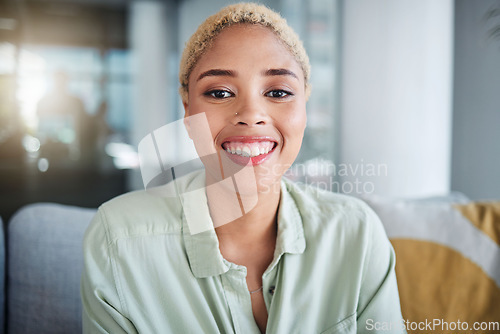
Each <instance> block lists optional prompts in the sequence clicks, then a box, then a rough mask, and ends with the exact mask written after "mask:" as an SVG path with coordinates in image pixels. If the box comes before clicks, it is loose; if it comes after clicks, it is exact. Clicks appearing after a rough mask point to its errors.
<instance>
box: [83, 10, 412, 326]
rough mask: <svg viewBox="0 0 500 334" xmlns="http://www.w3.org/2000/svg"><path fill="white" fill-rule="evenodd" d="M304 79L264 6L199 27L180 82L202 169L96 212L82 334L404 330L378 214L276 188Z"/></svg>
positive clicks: (299, 131) (290, 146) (302, 64)
mask: <svg viewBox="0 0 500 334" xmlns="http://www.w3.org/2000/svg"><path fill="white" fill-rule="evenodd" d="M308 79H309V62H308V58H307V55H306V53H305V51H304V49H303V47H302V44H301V42H300V40H299V39H298V37H297V36H296V35H295V34H294V33H293V31H292V30H291V28H290V27H288V26H287V24H286V22H285V21H284V19H282V18H281V17H280V16H279V15H278V14H277V13H275V12H273V11H271V10H269V9H267V8H266V7H263V6H260V5H256V4H237V5H232V6H228V7H226V8H224V9H222V10H221V11H220V12H219V13H217V14H215V15H214V16H212V17H210V18H208V19H207V20H206V21H205V22H204V23H203V24H202V25H201V26H200V27H199V28H198V31H197V32H196V33H195V34H194V35H193V36H192V37H191V39H190V40H189V42H188V43H187V46H186V49H185V51H184V54H183V57H182V60H181V68H180V81H181V96H182V100H183V104H184V108H185V114H186V117H185V124H186V127H187V129H188V132H189V134H190V137H191V138H192V139H193V141H194V144H195V146H196V149H197V151H198V154H199V155H200V157H201V160H202V161H203V163H204V165H205V171H204V172H197V173H192V174H189V175H187V176H184V177H181V178H179V179H177V180H176V181H175V182H173V183H175V185H172V184H173V183H171V184H168V185H166V186H165V187H174V186H175V189H176V191H177V192H178V193H179V196H178V198H166V197H161V196H155V195H152V194H151V193H150V192H144V191H143V192H135V193H131V194H126V195H124V196H121V197H119V198H117V199H114V200H112V201H110V202H108V203H105V204H104V205H103V206H101V208H100V209H99V212H98V214H97V216H96V218H95V219H94V220H93V222H92V224H91V226H90V227H89V229H88V231H87V234H86V237H85V242H84V255H85V268H84V274H83V277H82V299H83V306H84V315H83V320H84V331H85V332H88V333H91V332H92V333H94V332H97V333H264V332H269V333H356V332H358V333H359V332H365V331H367V330H366V329H365V328H366V325H367V322H371V323H372V326H371V328H373V327H375V328H377V327H376V324H380V326H382V325H383V324H391V325H392V327H393V328H392V329H393V331H394V332H404V330H402V329H401V328H399V325H400V324H401V312H400V306H399V299H398V292H397V285H396V279H395V274H394V252H393V250H392V248H391V246H390V243H389V242H388V240H387V238H386V236H385V233H384V231H383V228H382V226H381V224H380V222H379V220H378V218H377V217H376V216H375V214H374V213H373V212H372V211H371V210H370V209H369V208H368V207H367V206H366V205H365V204H363V203H362V202H360V201H358V200H355V199H353V198H350V197H347V196H342V195H338V194H333V193H329V192H323V191H320V190H317V189H314V188H310V187H299V186H297V185H294V184H293V183H291V182H289V181H287V180H285V179H282V176H283V174H284V172H285V171H286V169H287V168H288V167H289V166H290V165H291V164H292V163H293V161H294V160H295V158H296V156H297V154H298V152H299V149H300V146H301V142H302V137H303V134H304V128H305V125H306V108H305V104H306V100H307V97H308V93H309V83H308ZM200 115H202V116H203V119H204V117H206V121H207V122H208V127H209V129H210V131H209V134H208V138H207V136H206V135H205V136H204V135H203V134H202V133H203V131H199V129H200V127H199V126H196V125H194V121H193V120H195V119H197V118H196V117H197V116H200ZM211 153H212V154H211ZM200 190H201V191H200ZM159 193H161V192H159ZM200 224H202V225H203V224H205V226H206V224H208V225H209V226H211V227H212V228H211V229H209V230H203V228H201V229H200V228H198V227H199V226H200Z"/></svg>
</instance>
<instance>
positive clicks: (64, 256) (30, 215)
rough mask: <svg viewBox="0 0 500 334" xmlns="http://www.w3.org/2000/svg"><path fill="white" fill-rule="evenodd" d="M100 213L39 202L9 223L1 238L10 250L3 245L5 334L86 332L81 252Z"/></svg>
mask: <svg viewBox="0 0 500 334" xmlns="http://www.w3.org/2000/svg"><path fill="white" fill-rule="evenodd" d="M96 211H97V210H96V209H87V208H79V207H73V206H66V205H60V204H53V203H37V204H31V205H27V206H25V207H23V208H21V209H20V210H19V211H18V212H17V213H16V214H15V215H14V216H13V217H12V218H11V219H10V221H9V222H8V225H7V228H6V234H5V239H3V238H2V241H3V240H5V242H6V248H4V247H0V251H3V250H4V249H7V257H6V258H5V257H3V258H4V259H5V260H6V261H5V266H4V268H6V275H5V279H6V281H5V290H4V291H5V297H6V298H5V300H6V302H2V303H1V305H2V306H5V310H4V312H1V314H2V315H4V314H5V318H2V319H1V320H2V323H3V324H4V326H2V327H1V328H4V329H5V333H10V334H23V333H33V334H34V333H37V334H45V333H46V334H49V333H50V334H58V333H61V334H63V333H65V334H68V333H81V312H82V306H81V301H80V276H81V271H82V267H83V259H82V249H81V248H82V240H83V235H84V233H85V230H86V228H87V226H88V224H89V222H90V221H91V219H92V217H93V216H94V214H95V213H96ZM3 254H4V253H0V256H1V255H3ZM2 277H4V276H2ZM2 291H3V290H2ZM3 297H4V296H0V298H1V300H2V301H3V300H4V299H3ZM4 319H5V320H4Z"/></svg>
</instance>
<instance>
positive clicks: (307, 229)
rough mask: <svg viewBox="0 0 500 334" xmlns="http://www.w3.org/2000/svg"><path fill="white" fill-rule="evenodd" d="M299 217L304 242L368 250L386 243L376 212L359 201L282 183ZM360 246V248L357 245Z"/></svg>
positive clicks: (341, 195) (317, 189)
mask: <svg viewBox="0 0 500 334" xmlns="http://www.w3.org/2000/svg"><path fill="white" fill-rule="evenodd" d="M285 185H286V189H287V191H288V193H289V194H290V195H291V197H292V198H293V200H294V201H295V204H296V206H297V209H298V211H299V213H300V215H301V218H302V223H303V226H304V233H305V235H306V239H308V242H313V243H321V242H325V243H332V242H341V243H344V244H346V245H347V244H352V245H353V246H355V247H360V248H364V247H371V245H372V243H373V242H374V241H375V242H376V243H377V242H382V243H386V242H388V240H387V237H386V233H385V230H384V227H383V225H382V223H381V222H380V219H379V217H378V216H377V215H376V213H375V212H374V211H373V210H372V209H371V208H370V206H368V204H366V203H365V202H364V201H362V200H360V199H359V198H356V197H353V196H348V195H343V194H338V193H334V192H330V191H326V190H323V189H319V188H317V187H314V186H310V185H304V184H298V183H293V182H291V181H288V180H286V181H285ZM361 245H363V246H361Z"/></svg>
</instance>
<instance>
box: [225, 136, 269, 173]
mask: <svg viewBox="0 0 500 334" xmlns="http://www.w3.org/2000/svg"><path fill="white" fill-rule="evenodd" d="M221 146H222V148H223V149H224V151H225V152H226V154H227V156H228V157H229V158H230V159H231V160H232V161H233V162H235V163H237V164H238V165H242V166H246V165H247V164H248V163H251V164H252V165H253V166H255V165H260V164H262V163H264V161H266V160H267V159H268V158H269V157H270V156H271V155H272V153H273V152H274V150H275V148H276V146H278V142H277V141H276V140H274V138H272V137H267V136H265V137H254V136H235V137H230V138H226V140H225V141H224V142H223V143H222V145H221Z"/></svg>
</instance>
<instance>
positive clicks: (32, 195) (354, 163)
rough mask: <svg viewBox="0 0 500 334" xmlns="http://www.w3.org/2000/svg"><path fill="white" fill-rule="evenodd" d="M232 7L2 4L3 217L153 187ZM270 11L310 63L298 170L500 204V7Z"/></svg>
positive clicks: (424, 0) (305, 176) (292, 7)
mask: <svg viewBox="0 0 500 334" xmlns="http://www.w3.org/2000/svg"><path fill="white" fill-rule="evenodd" d="M228 3H231V1H223V0H213V1H206V0H171V1H139V0H136V1H127V0H99V1H98V0H58V1H52V0H0V216H2V217H3V218H4V220H6V219H8V217H9V216H10V215H11V214H12V213H13V212H14V211H15V210H17V209H18V208H19V207H20V206H22V205H24V204H27V203H32V202H40V201H53V202H58V203H65V204H72V205H79V206H88V207H96V206H98V205H99V204H100V203H102V202H103V201H105V200H108V199H110V198H112V197H114V196H116V195H119V194H121V193H123V192H126V191H129V190H133V189H140V188H143V187H144V186H143V184H142V180H141V177H140V174H139V170H138V157H137V145H138V143H139V141H140V140H141V139H142V138H144V137H145V136H146V135H148V134H149V133H150V132H151V131H153V130H155V129H157V128H159V127H161V126H163V125H165V124H167V123H169V122H172V121H175V120H177V119H179V118H181V117H182V115H183V110H182V106H181V103H180V99H179V97H178V94H177V89H178V81H177V73H178V62H179V58H180V53H181V52H182V48H183V45H184V43H185V42H186V40H187V38H188V37H189V36H190V35H191V34H192V33H193V32H194V30H195V29H196V27H197V26H198V24H199V23H201V21H202V20H203V19H204V18H206V17H207V16H208V15H210V14H213V13H215V12H216V11H217V10H218V9H219V8H220V7H222V6H224V5H226V4H228ZM262 3H264V4H266V5H268V6H269V7H271V8H273V9H275V10H277V11H279V12H281V14H282V15H283V16H284V17H285V18H286V19H287V20H288V22H289V24H290V25H291V26H292V27H293V28H294V29H295V30H296V31H297V32H298V33H299V35H300V36H301V38H302V39H303V40H304V43H305V46H306V49H307V51H308V53H309V56H310V58H311V63H312V70H313V72H312V86H313V94H312V97H311V99H310V101H309V102H308V129H307V131H306V136H305V139H304V144H303V147H302V150H301V153H300V155H299V159H298V161H297V164H296V165H295V166H294V167H292V168H291V169H290V171H289V173H288V176H289V177H291V178H293V179H295V180H297V181H300V182H306V183H311V184H315V185H317V186H319V187H322V188H326V189H329V190H332V191H339V192H344V193H347V194H351V195H357V194H361V193H375V194H380V195H387V196H405V197H408V196H410V197H415V196H427V195H435V194H442V193H447V192H450V191H453V190H455V191H461V192H463V193H464V194H466V195H467V196H469V197H471V198H473V199H485V198H500V178H499V177H498V175H497V174H498V171H500V131H499V130H500V110H499V109H500V107H499V105H500V104H499V102H500V101H499V99H500V79H499V78H500V76H499V75H498V74H499V73H498V72H499V71H500V39H498V38H495V37H494V36H493V35H494V29H495V27H496V26H497V25H500V15H495V13H497V12H495V9H496V8H500V0H484V1H474V0H419V1H417V0H376V1H373V0H312V1H305V0H268V1H262ZM488 13H490V16H489V17H488Z"/></svg>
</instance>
